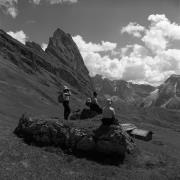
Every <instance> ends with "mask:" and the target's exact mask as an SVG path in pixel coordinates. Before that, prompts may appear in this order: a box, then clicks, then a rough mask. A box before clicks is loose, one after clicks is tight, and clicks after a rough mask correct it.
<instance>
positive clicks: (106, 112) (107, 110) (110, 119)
mask: <svg viewBox="0 0 180 180" xmlns="http://www.w3.org/2000/svg"><path fill="white" fill-rule="evenodd" d="M111 105H112V100H111V99H107V102H106V105H105V107H104V108H103V112H102V123H103V125H111V124H117V123H118V121H117V120H116V118H115V110H114V108H113V107H112V106H111Z"/></svg>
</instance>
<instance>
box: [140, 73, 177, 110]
mask: <svg viewBox="0 0 180 180" xmlns="http://www.w3.org/2000/svg"><path fill="white" fill-rule="evenodd" d="M143 106H144V107H150V106H157V107H163V108H168V109H180V75H171V76H170V77H169V78H168V79H167V80H166V81H165V82H164V83H163V84H161V85H160V86H159V87H158V88H157V89H156V90H155V91H153V92H152V93H151V94H150V95H149V96H148V97H146V98H145V99H144V102H143Z"/></svg>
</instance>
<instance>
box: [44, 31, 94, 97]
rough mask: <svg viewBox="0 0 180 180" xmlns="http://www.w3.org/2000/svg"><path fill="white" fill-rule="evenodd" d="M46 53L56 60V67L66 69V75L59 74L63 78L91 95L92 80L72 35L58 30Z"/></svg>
mask: <svg viewBox="0 0 180 180" xmlns="http://www.w3.org/2000/svg"><path fill="white" fill-rule="evenodd" d="M45 51H46V53H47V54H48V55H49V56H50V57H52V58H53V59H56V61H57V63H56V67H59V68H61V69H66V71H67V73H66V74H63V73H61V72H59V73H60V75H61V76H65V78H66V81H67V82H68V83H69V84H72V85H73V86H75V87H76V88H77V89H79V90H80V91H81V92H84V93H85V94H90V90H92V89H93V85H92V82H91V78H90V77H89V72H88V70H87V68H86V66H85V64H84V61H83V59H82V56H81V54H80V52H79V50H78V47H77V45H76V44H75V42H74V41H73V39H72V37H71V35H70V34H68V33H65V32H64V31H62V30H61V29H57V30H56V31H55V32H54V34H53V37H51V38H50V39H49V44H48V47H47V48H46V50H45ZM59 62H60V63H61V64H59Z"/></svg>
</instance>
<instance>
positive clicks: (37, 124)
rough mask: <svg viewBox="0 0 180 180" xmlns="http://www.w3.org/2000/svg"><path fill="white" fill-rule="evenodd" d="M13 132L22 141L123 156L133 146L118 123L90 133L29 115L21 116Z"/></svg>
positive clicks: (101, 127) (55, 120) (74, 150)
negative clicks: (22, 139)
mask: <svg viewBox="0 0 180 180" xmlns="http://www.w3.org/2000/svg"><path fill="white" fill-rule="evenodd" d="M14 132H15V134H17V135H18V136H20V137H22V138H24V140H25V141H26V142H29V143H32V142H34V143H36V144H39V145H43V146H44V145H45V146H49V145H52V146H58V147H61V148H62V149H71V151H73V152H76V151H83V152H88V153H91V152H100V153H103V154H108V155H114V154H117V155H120V156H124V155H125V153H126V152H130V151H132V150H133V149H134V142H133V141H132V139H131V138H130V136H129V135H128V134H127V133H126V132H125V131H123V130H122V129H121V127H120V126H117V125H112V126H104V125H102V126H100V127H99V128H98V129H96V130H95V131H94V132H89V131H87V130H86V129H78V128H75V127H70V126H69V125H67V124H63V123H61V122H58V121H57V119H53V118H49V119H45V118H44V119H43V118H31V117H27V116H25V115H23V116H22V117H21V118H20V120H19V124H18V126H17V128H16V129H15V131H14Z"/></svg>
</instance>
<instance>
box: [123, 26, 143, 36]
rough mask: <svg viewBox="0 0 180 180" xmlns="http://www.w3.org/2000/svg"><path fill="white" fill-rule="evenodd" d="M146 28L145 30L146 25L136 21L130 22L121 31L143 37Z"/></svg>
mask: <svg viewBox="0 0 180 180" xmlns="http://www.w3.org/2000/svg"><path fill="white" fill-rule="evenodd" d="M144 30H145V27H143V26H141V25H139V24H137V23H135V22H130V23H129V24H128V25H127V26H125V27H123V28H122V29H121V33H128V34H130V35H133V36H135V37H141V36H142V33H143V32H144Z"/></svg>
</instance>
